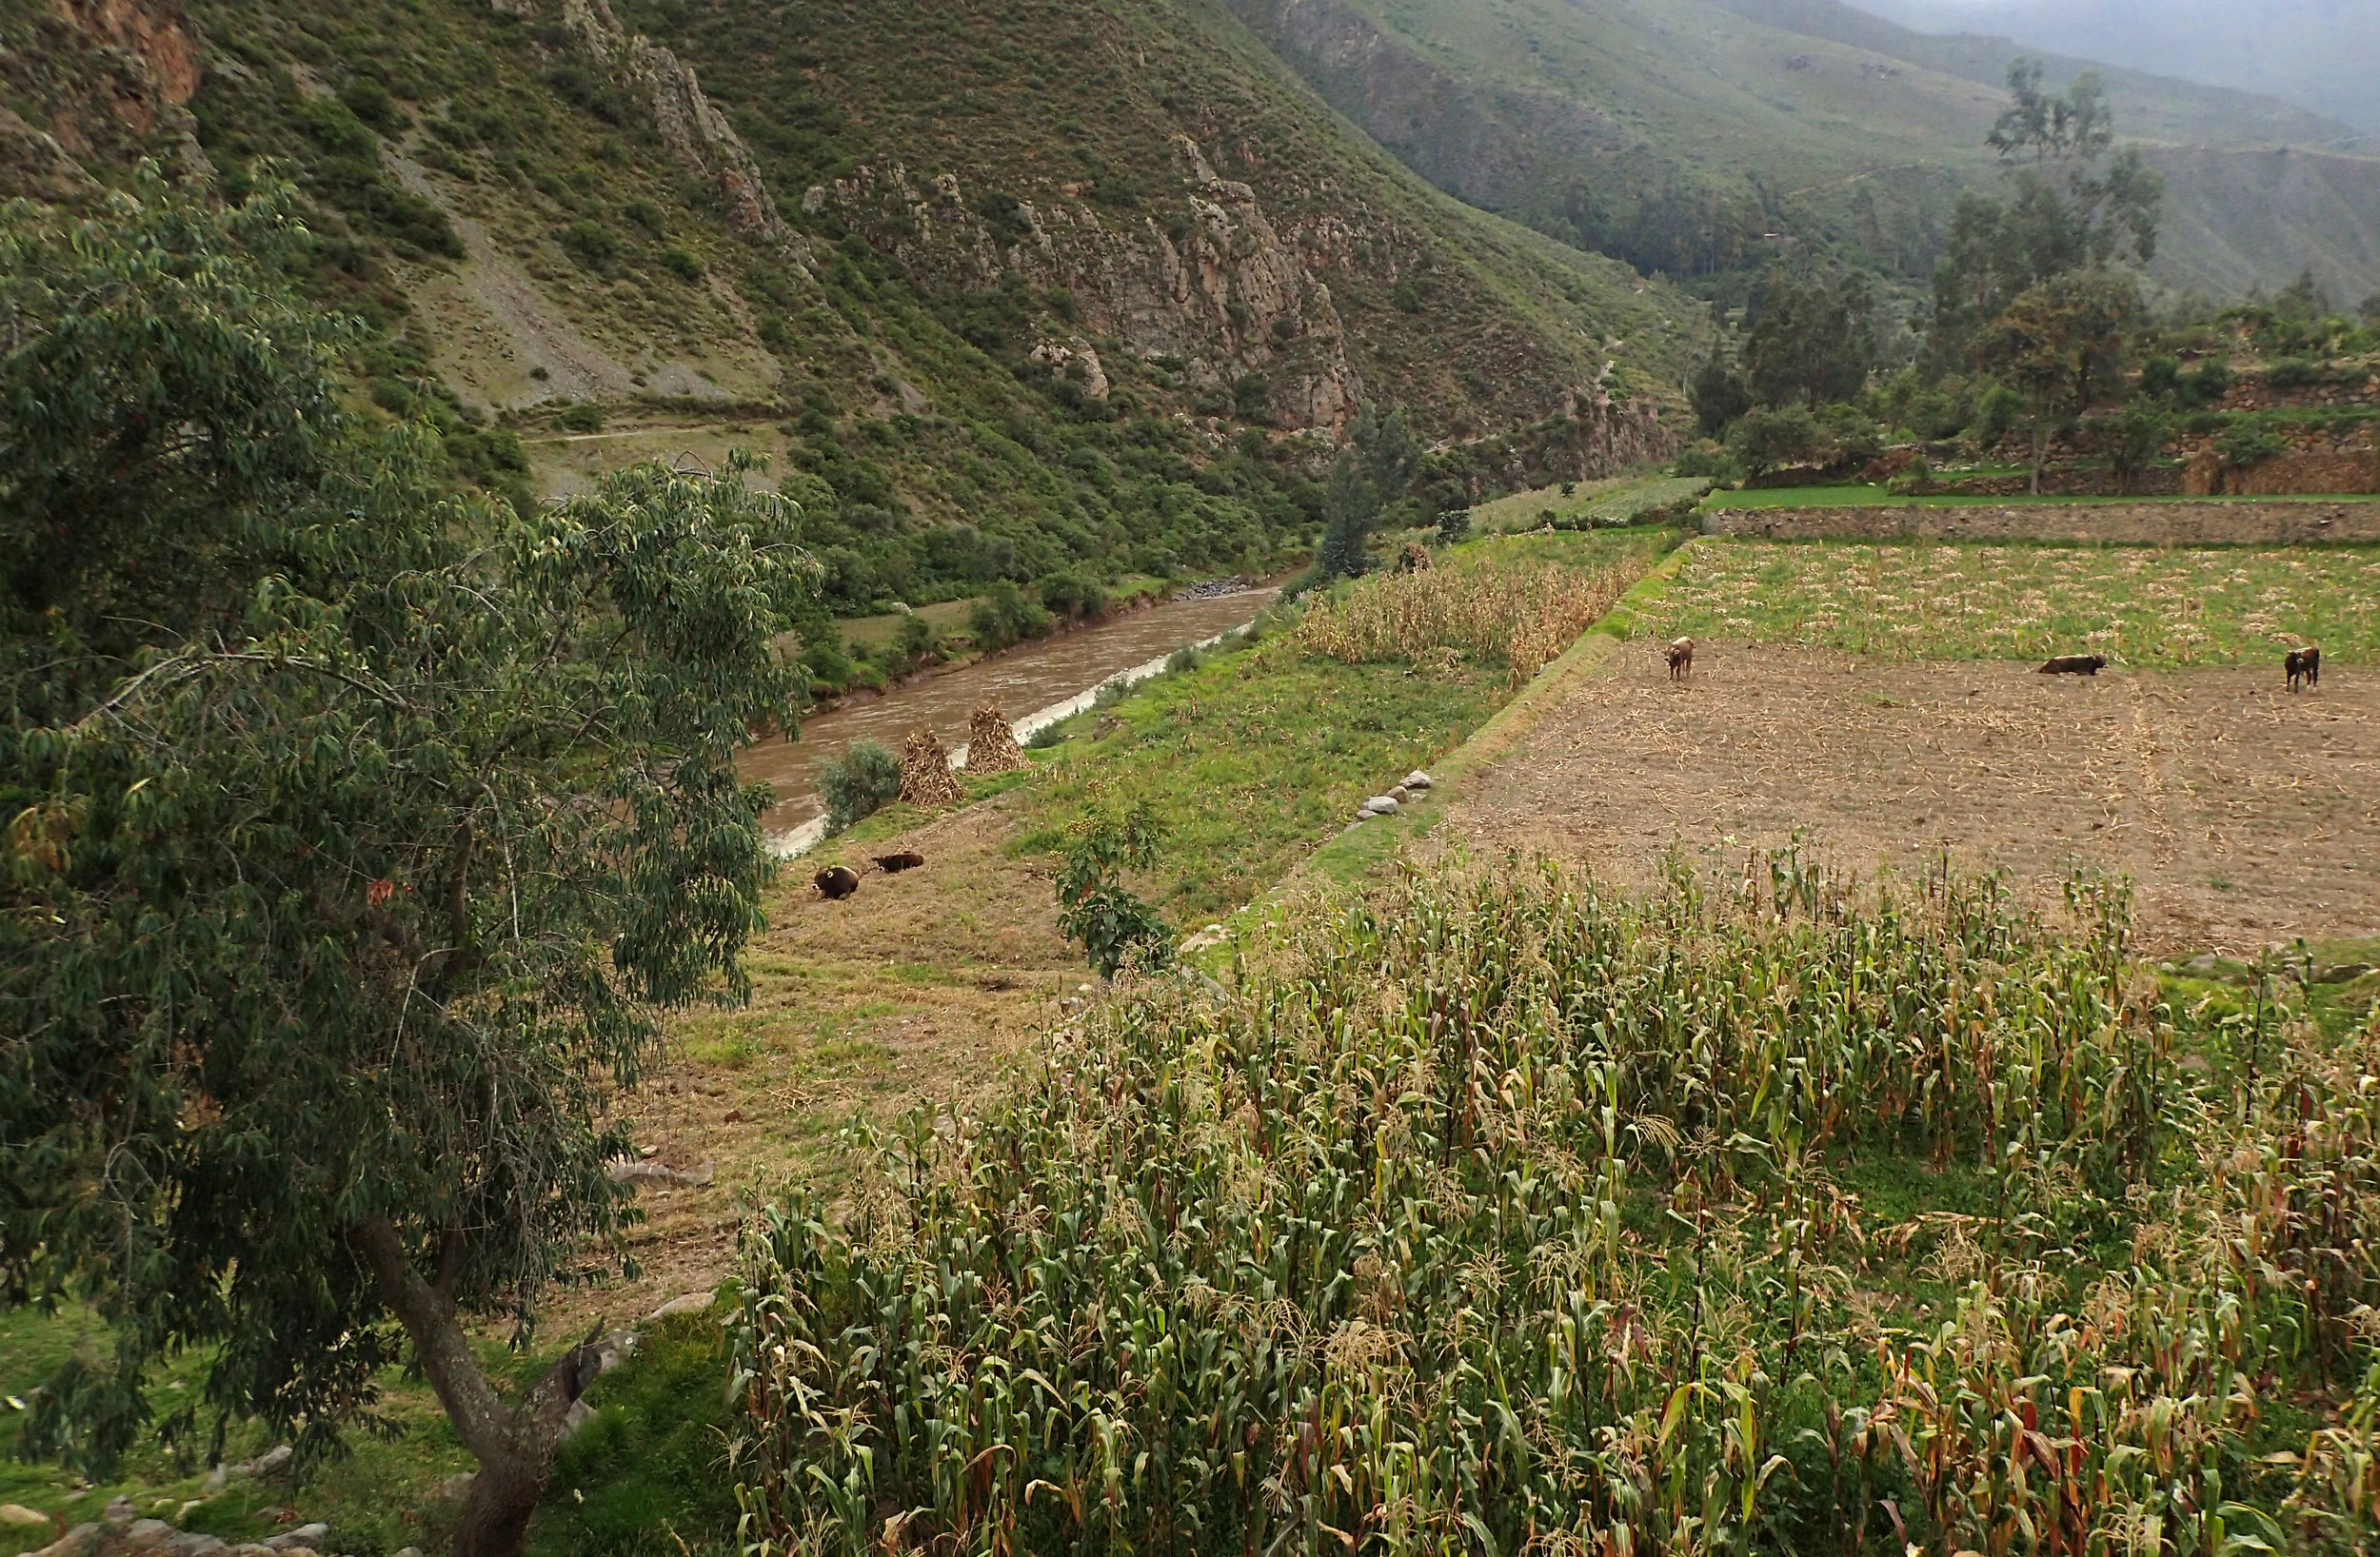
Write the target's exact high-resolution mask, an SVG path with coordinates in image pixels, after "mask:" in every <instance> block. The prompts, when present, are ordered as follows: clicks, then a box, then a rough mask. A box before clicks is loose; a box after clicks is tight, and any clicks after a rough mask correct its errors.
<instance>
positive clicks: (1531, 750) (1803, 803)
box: [1441, 642, 2380, 952]
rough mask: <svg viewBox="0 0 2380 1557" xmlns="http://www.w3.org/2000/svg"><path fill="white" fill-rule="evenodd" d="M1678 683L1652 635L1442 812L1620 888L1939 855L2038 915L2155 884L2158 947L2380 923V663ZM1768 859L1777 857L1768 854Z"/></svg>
mask: <svg viewBox="0 0 2380 1557" xmlns="http://www.w3.org/2000/svg"><path fill="white" fill-rule="evenodd" d="M1694 668H1695V675H1694V678H1693V680H1691V681H1690V682H1685V683H1679V684H1673V683H1672V682H1671V681H1670V680H1668V675H1667V672H1666V670H1664V669H1663V667H1662V665H1661V663H1660V660H1658V658H1657V656H1656V654H1655V653H1654V652H1653V650H1652V649H1651V648H1650V646H1647V645H1642V644H1635V645H1631V646H1630V647H1629V648H1628V649H1627V650H1625V651H1624V652H1623V655H1622V656H1621V658H1620V659H1619V660H1618V661H1617V663H1616V667H1615V668H1613V669H1612V670H1610V671H1609V672H1607V673H1605V674H1600V675H1592V676H1589V677H1587V678H1585V679H1584V680H1581V681H1580V682H1579V683H1578V684H1577V685H1576V686H1574V687H1573V688H1572V689H1571V691H1570V695H1569V697H1568V699H1567V700H1566V702H1565V703H1564V704H1563V705H1562V706H1560V707H1558V708H1556V709H1552V710H1549V711H1548V715H1547V717H1546V718H1545V719H1542V720H1540V721H1539V722H1538V723H1537V726H1536V728H1535V729H1534V731H1533V732H1532V733H1531V734H1530V735H1529V736H1528V737H1527V738H1525V739H1523V741H1522V742H1521V744H1520V745H1519V746H1518V747H1517V749H1516V750H1515V751H1514V752H1513V753H1512V754H1511V755H1510V756H1509V757H1508V758H1506V759H1504V760H1503V761H1502V762H1500V763H1498V764H1497V766H1496V767H1495V768H1494V769H1493V770H1491V771H1490V772H1488V773H1486V774H1483V775H1482V776H1481V778H1480V780H1479V782H1478V785H1477V786H1476V787H1474V788H1473V789H1472V790H1471V792H1470V794H1469V796H1468V797H1467V798H1463V799H1462V800H1460V801H1458V803H1457V804H1456V805H1455V806H1454V807H1453V808H1451V810H1450V813H1449V824H1448V826H1447V828H1446V829H1445V831H1444V833H1443V834H1442V835H1441V836H1450V837H1455V838H1462V839H1464V840H1466V841H1467V842H1468V843H1469V845H1470V846H1471V847H1473V848H1475V849H1486V850H1493V851H1496V852H1501V851H1503V850H1505V849H1508V848H1510V849H1519V850H1522V851H1532V850H1538V849H1542V850H1544V851H1546V852H1548V853H1551V854H1555V855H1557V856H1562V857H1569V858H1572V859H1574V860H1577V861H1579V862H1582V863H1584V864H1585V865H1586V866H1588V867H1589V868H1590V869H1592V870H1593V871H1595V872H1596V873H1597V874H1598V875H1600V876H1602V877H1606V878H1607V879H1615V880H1619V881H1626V882H1633V883H1641V882H1646V881H1650V880H1652V879H1654V878H1656V877H1657V876H1658V874H1659V872H1660V869H1661V862H1662V859H1663V857H1664V856H1665V855H1666V854H1667V853H1668V851H1670V850H1671V849H1672V848H1673V847H1675V848H1678V849H1681V850H1683V851H1684V853H1685V854H1686V856H1687V857H1689V858H1691V859H1693V860H1694V861H1695V862H1696V864H1697V866H1698V867H1699V868H1701V869H1703V870H1704V871H1705V872H1706V873H1711V872H1731V873H1732V872H1735V871H1738V870H1740V869H1741V868H1742V866H1743V864H1744V862H1745V860H1746V858H1747V857H1748V855H1749V854H1750V853H1751V852H1753V851H1764V850H1767V849H1771V848H1782V847H1785V846H1787V845H1789V844H1790V843H1792V842H1793V841H1794V840H1795V837H1796V835H1797V834H1798V835H1799V836H1800V838H1801V842H1802V849H1803V853H1804V857H1811V856H1813V855H1815V857H1819V858H1821V859H1824V860H1826V861H1827V862H1829V863H1831V864H1833V865H1835V866H1836V867H1838V868H1842V869H1848V870H1853V871H1856V872H1857V873H1859V874H1860V875H1861V876H1863V877H1874V875H1876V874H1877V873H1879V872H1893V873H1897V874H1898V875H1900V876H1903V877H1916V876H1918V875H1919V874H1920V873H1921V872H1922V870H1923V869H1924V868H1925V866H1926V865H1927V864H1928V863H1929V862H1931V861H1937V860H1939V859H1940V857H1942V856H1943V854H1944V853H1945V852H1947V853H1948V854H1949V856H1950V857H1951V858H1952V859H1953V860H1954V862H1956V863H1958V864H1961V865H1965V866H1969V867H1975V868H1999V869H2002V870H2005V871H2007V872H2008V873H2009V875H2010V877H2011V878H2012V880H2013V882H2014V883H2015V884H2017V885H2018V886H2019V887H2020V888H2021V889H2023V890H2025V891H2027V892H2029V893H2032V894H2033V895H2035V896H2037V897H2040V898H2041V899H2042V901H2043V902H2044V903H2045V905H2047V904H2054V903H2056V902H2057V901H2058V900H2059V898H2060V896H2061V891H2060V889H2061V885H2062V883H2063V882H2064V881H2065V879H2066V878H2067V877H2068V876H2069V875H2070V874H2071V873H2073V872H2074V871H2075V870H2078V869H2098V870H2102V871H2107V872H2114V873H2122V874H2124V875H2128V876H2130V877H2132V878H2133V880H2134V881H2135V882H2136V883H2137V887H2138V916H2139V927H2140V938H2141V943H2142V945H2143V946H2144V948H2145V949H2150V950H2172V951H2180V950H2189V949H2213V950H2223V951H2227V952H2245V951H2251V950H2253V949H2254V948H2257V947H2260V946H2264V945H2267V944H2270V943H2272V942H2274V941H2279V940H2285V939H2287V938H2290V937H2291V936H2307V937H2309V938H2310V939H2311V938H2324V937H2331V936H2369V935H2372V934H2374V933H2375V932H2380V677H2375V676H2374V675H2372V674H2371V673H2370V671H2369V670H2366V669H2363V668H2361V667H2352V666H2339V667H2335V668H2332V669H2331V670H2330V673H2329V675H2328V677H2327V679H2326V681H2325V684H2324V685H2323V687H2322V689H2321V690H2320V691H2319V692H2317V693H2312V694H2304V695H2298V696H2291V694H2289V693H2288V692H2287V691H2286V690H2284V688H2283V686H2282V679H2281V676H2280V674H2279V670H2278V667H2277V666H2258V667H2256V668H2253V669H2245V668H2241V669H2231V668H2218V669H2200V670H2188V671H2170V672H2163V673H2156V672H2149V671H2118V670H2110V671H2108V672H2106V673H2103V674H2102V675H2100V676H2098V677H2096V678H2092V677H2075V676H2043V675H2040V674H2038V673H2037V672H2035V671H2034V670H2033V668H2032V667H2031V666H2029V665H2023V664H2012V663H2005V662H1991V661H1978V662H1965V661H1961V662H1940V661H1931V662H1930V661H1916V662H1900V663H1882V662H1878V661H1875V660H1863V659H1856V658H1854V657H1851V656H1848V655H1844V654H1840V653H1836V652H1832V651H1827V650H1813V649H1786V648H1775V647H1767V646H1759V645H1752V644H1737V643H1728V642H1716V643H1705V644H1703V645H1702V646H1701V647H1700V648H1699V649H1698V650H1697V651H1696V657H1695V667H1694ZM1764 869H1765V867H1764Z"/></svg>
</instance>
